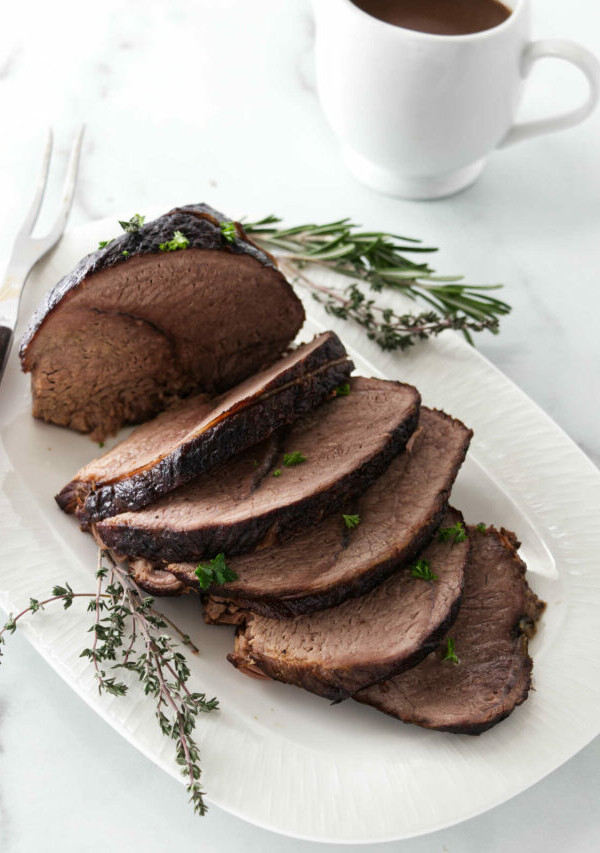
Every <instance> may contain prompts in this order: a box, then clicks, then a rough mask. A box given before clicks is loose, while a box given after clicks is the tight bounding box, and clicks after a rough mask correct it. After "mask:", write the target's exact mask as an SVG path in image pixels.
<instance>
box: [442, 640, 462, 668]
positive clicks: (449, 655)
mask: <svg viewBox="0 0 600 853" xmlns="http://www.w3.org/2000/svg"><path fill="white" fill-rule="evenodd" d="M442 660H450V661H452V663H458V658H457V657H456V655H455V654H454V640H453V639H452V637H448V641H447V643H446V651H445V652H444V657H443V658H442Z"/></svg>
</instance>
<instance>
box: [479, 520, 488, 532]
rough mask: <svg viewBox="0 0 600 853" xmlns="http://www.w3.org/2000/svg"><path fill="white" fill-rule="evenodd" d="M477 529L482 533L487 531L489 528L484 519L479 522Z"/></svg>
mask: <svg viewBox="0 0 600 853" xmlns="http://www.w3.org/2000/svg"><path fill="white" fill-rule="evenodd" d="M477 530H479V532H480V533H485V531H486V530H487V527H486V526H485V524H484V523H483V521H480V522H479V524H478V525H477Z"/></svg>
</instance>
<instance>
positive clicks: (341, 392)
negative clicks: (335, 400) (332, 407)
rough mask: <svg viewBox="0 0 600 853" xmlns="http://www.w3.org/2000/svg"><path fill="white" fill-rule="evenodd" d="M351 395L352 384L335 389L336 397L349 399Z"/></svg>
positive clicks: (345, 384)
mask: <svg viewBox="0 0 600 853" xmlns="http://www.w3.org/2000/svg"><path fill="white" fill-rule="evenodd" d="M349 394H350V383H349V382H344V384H343V385H338V387H337V388H336V389H335V396H336V397H347V396H348V395H349Z"/></svg>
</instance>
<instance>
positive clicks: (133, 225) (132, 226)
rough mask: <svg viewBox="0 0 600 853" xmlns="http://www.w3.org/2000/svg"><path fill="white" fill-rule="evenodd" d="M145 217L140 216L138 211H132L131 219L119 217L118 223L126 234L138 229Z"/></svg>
mask: <svg viewBox="0 0 600 853" xmlns="http://www.w3.org/2000/svg"><path fill="white" fill-rule="evenodd" d="M145 219H146V217H145V216H140V214H139V213H134V214H133V216H132V217H131V219H128V220H127V221H126V222H124V221H123V220H121V219H119V225H120V226H121V228H122V229H123V231H125V232H126V233H127V234H134V233H135V232H136V231H139V230H140V228H141V227H142V225H143V224H144V221H145Z"/></svg>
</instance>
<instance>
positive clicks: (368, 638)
mask: <svg viewBox="0 0 600 853" xmlns="http://www.w3.org/2000/svg"><path fill="white" fill-rule="evenodd" d="M461 520H462V516H461V515H460V513H458V512H457V511H456V510H448V512H446V514H445V515H444V518H443V520H442V526H443V527H451V526H452V525H454V524H456V523H457V522H458V521H461ZM468 554H469V541H468V539H467V540H464V541H463V542H456V543H455V542H454V541H450V540H449V541H440V539H439V538H434V539H433V540H432V542H431V543H430V544H429V545H428V547H427V548H425V549H424V551H423V552H422V553H421V555H420V559H421V560H425V561H427V563H428V565H429V566H430V568H431V571H432V572H433V573H434V574H435V575H436V579H435V580H433V581H428V580H424V579H422V578H417V577H415V576H414V575H413V573H412V571H411V568H410V567H406V568H405V569H403V570H400V571H397V572H395V573H394V574H393V575H392V576H391V577H389V578H388V579H387V580H386V581H384V582H383V583H382V584H380V585H379V586H378V587H377V588H376V589H374V590H372V591H371V592H370V593H368V594H367V595H364V596H362V597H361V598H357V599H353V600H351V601H346V602H345V603H344V604H340V605H339V606H338V607H332V608H330V609H329V610H322V611H320V612H319V613H312V614H310V615H307V616H297V617H295V618H292V619H268V618H265V617H263V616H256V615H255V614H249V615H248V616H247V618H246V619H245V621H244V623H243V624H242V626H241V627H240V628H239V629H238V633H237V636H236V641H235V646H234V651H233V655H231V656H230V657H229V660H230V661H231V662H232V663H233V664H234V665H235V666H238V667H239V668H244V667H246V666H252V667H256V668H257V669H259V670H260V671H261V672H263V673H264V674H265V675H268V676H269V677H270V678H274V679H276V680H278V681H283V682H285V683H287V684H295V685H297V686H298V687H303V688H305V689H306V690H309V691H310V692H311V693H317V694H318V695H320V696H325V697H327V698H328V699H345V698H347V697H348V696H351V695H352V694H353V693H356V692H357V691H358V690H360V689H361V688H363V687H365V686H367V685H369V684H374V683H375V682H378V681H382V680H383V679H386V678H389V677H390V675H391V674H395V673H397V672H402V671H403V670H405V669H408V668H410V667H413V666H415V665H416V664H417V663H419V661H421V660H422V659H423V657H425V655H427V654H428V653H429V652H431V651H432V649H435V648H436V646H437V644H438V641H439V639H440V637H441V636H442V635H443V633H444V632H445V630H446V629H447V627H448V626H449V625H450V624H452V622H453V620H454V618H455V616H456V612H457V609H458V604H459V602H460V597H461V593H462V587H463V576H464V570H465V565H466V562H467V557H468Z"/></svg>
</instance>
